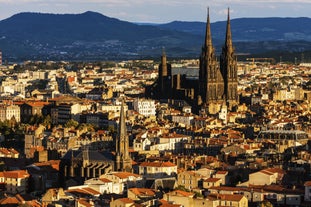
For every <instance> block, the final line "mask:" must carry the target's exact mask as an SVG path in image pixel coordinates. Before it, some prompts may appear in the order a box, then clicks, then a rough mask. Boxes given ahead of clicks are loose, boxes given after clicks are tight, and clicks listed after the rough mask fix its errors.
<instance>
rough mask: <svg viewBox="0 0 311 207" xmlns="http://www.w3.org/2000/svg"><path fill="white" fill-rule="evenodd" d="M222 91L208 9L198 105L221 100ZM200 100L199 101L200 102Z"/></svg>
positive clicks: (201, 59) (221, 78)
mask: <svg viewBox="0 0 311 207" xmlns="http://www.w3.org/2000/svg"><path fill="white" fill-rule="evenodd" d="M223 93H224V83H223V77H222V74H221V72H220V69H219V65H218V62H217V59H216V56H215V48H214V47H213V44H212V35H211V26H210V18H209V10H208V12H207V23H206V32H205V43H204V45H203V47H202V52H201V56H200V70H199V95H198V105H205V106H208V105H210V104H211V103H216V102H219V101H221V100H222V97H223ZM200 102H201V103H200Z"/></svg>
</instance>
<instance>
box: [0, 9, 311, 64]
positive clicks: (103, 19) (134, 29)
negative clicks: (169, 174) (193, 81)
mask: <svg viewBox="0 0 311 207" xmlns="http://www.w3.org/2000/svg"><path fill="white" fill-rule="evenodd" d="M225 25H226V21H219V22H215V23H211V28H212V36H213V43H214V45H215V48H216V52H217V51H218V52H219V50H220V49H221V45H222V44H223V41H224V36H225ZM205 26H206V23H205V22H199V21H194V22H187V21H173V22H170V23H165V24H153V23H143V24H141V23H132V22H127V21H122V20H119V19H117V18H112V17H108V16H105V15H103V14H100V13H98V12H92V11H86V12H84V13H81V14H50V13H38V12H22V13H18V14H15V15H13V16H11V17H10V18H7V19H4V20H1V21H0V49H1V50H2V51H3V54H4V59H8V60H12V61H14V60H27V59H43V60H44V59H55V60H58V59H65V60H79V59H81V60H83V59H88V60H96V59H98V60H102V59H135V58H146V57H150V58H157V57H159V56H160V53H161V51H162V48H163V47H165V48H166V50H167V52H168V53H170V54H171V56H175V57H198V56H199V54H200V48H201V46H202V44H203V42H204V34H205ZM231 29H232V36H233V41H234V44H235V46H236V51H237V52H239V53H254V52H256V51H257V50H258V52H263V51H271V49H276V50H279V49H284V50H287V49H289V50H290V51H303V50H311V46H310V43H309V42H311V19H310V18H306V17H301V18H280V17H276V18H274V17H273V18H239V19H232V20H231ZM248 42H249V43H251V44H249V45H248V44H247V43H248ZM262 42H264V43H265V45H266V46H265V47H263V46H262V45H263V44H262ZM269 42H271V45H269ZM297 42H298V43H297ZM271 46H273V48H271Z"/></svg>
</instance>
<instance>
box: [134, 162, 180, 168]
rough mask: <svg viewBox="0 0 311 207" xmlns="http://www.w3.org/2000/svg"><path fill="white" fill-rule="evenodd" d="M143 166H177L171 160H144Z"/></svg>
mask: <svg viewBox="0 0 311 207" xmlns="http://www.w3.org/2000/svg"><path fill="white" fill-rule="evenodd" d="M140 166H142V167H176V165H175V164H174V163H171V162H143V163H141V164H140Z"/></svg>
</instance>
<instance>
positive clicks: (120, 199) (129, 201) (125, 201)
mask: <svg viewBox="0 0 311 207" xmlns="http://www.w3.org/2000/svg"><path fill="white" fill-rule="evenodd" d="M117 200H119V201H121V202H123V203H134V201H133V200H132V199H130V198H119V199H117Z"/></svg>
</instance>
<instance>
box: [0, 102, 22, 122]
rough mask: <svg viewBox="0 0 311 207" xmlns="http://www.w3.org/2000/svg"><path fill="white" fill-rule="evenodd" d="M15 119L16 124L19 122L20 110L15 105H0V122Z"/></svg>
mask: <svg viewBox="0 0 311 207" xmlns="http://www.w3.org/2000/svg"><path fill="white" fill-rule="evenodd" d="M13 117H14V118H15V121H16V122H20V120H21V116H20V108H19V106H17V105H6V104H2V105H0V121H2V122H4V121H6V120H11V119H12V118H13Z"/></svg>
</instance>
